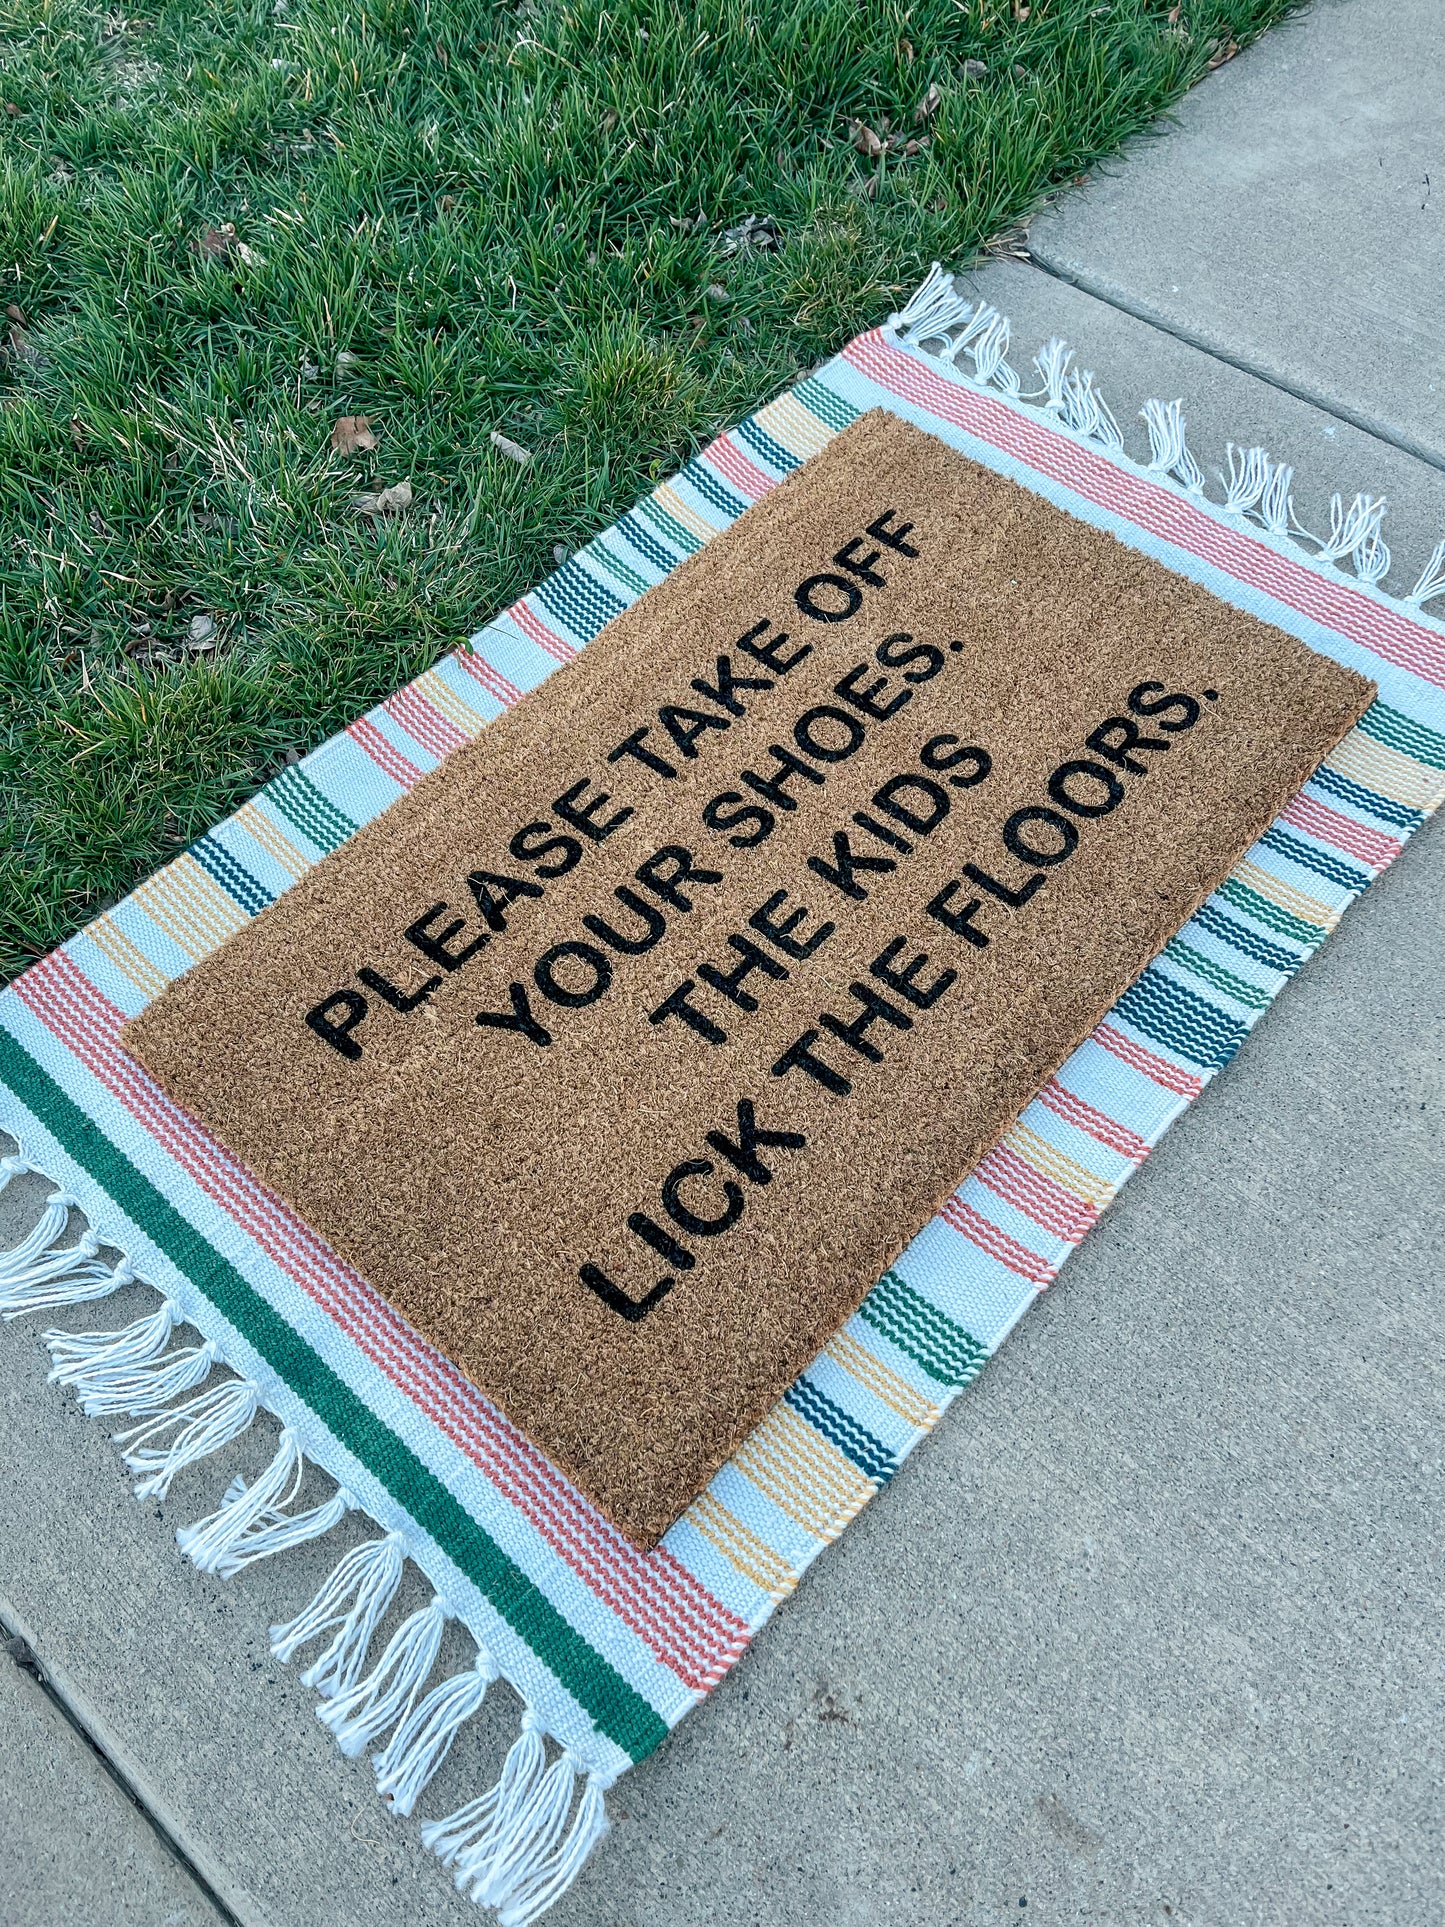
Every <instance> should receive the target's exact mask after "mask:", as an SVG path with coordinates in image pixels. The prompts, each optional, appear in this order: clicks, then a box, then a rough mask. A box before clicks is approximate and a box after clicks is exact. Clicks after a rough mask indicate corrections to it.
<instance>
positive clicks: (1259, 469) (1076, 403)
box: [884, 261, 1445, 608]
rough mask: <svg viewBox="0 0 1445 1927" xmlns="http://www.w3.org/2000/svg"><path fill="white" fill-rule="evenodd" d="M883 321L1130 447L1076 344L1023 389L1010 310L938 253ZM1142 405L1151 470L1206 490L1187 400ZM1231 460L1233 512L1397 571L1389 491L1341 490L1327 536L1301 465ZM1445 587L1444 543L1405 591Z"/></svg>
mask: <svg viewBox="0 0 1445 1927" xmlns="http://www.w3.org/2000/svg"><path fill="white" fill-rule="evenodd" d="M884 329H885V332H887V333H890V334H892V335H894V336H895V337H896V338H897V339H898V340H899V341H901V342H902V343H903V344H904V345H905V346H907V347H910V348H922V347H923V346H924V345H925V344H926V343H937V344H939V349H938V353H939V359H940V360H942V361H945V362H949V363H951V364H953V365H954V366H955V367H956V366H957V365H958V361H959V357H960V356H961V355H963V354H967V355H969V356H970V358H971V359H972V361H973V365H974V372H973V379H974V380H975V381H976V382H977V383H978V384H979V386H980V387H984V388H996V389H997V390H998V391H999V392H1000V393H1001V394H1003V395H1006V396H1007V397H1008V398H1009V399H1010V400H1011V401H1022V402H1032V403H1036V404H1037V405H1039V406H1040V407H1042V409H1043V410H1044V412H1045V413H1046V414H1050V415H1054V416H1056V417H1058V418H1059V419H1061V420H1062V421H1063V423H1064V425H1065V426H1066V427H1067V428H1069V429H1072V430H1073V432H1074V433H1075V434H1076V435H1080V436H1082V437H1083V438H1084V439H1085V440H1087V441H1092V442H1097V443H1099V444H1100V446H1102V447H1104V448H1106V449H1108V451H1109V452H1110V453H1111V454H1113V455H1123V454H1124V453H1125V449H1124V438H1123V435H1122V434H1121V433H1120V430H1119V424H1118V422H1117V421H1116V420H1115V418H1114V416H1113V414H1112V413H1111V412H1110V409H1109V407H1108V405H1107V403H1106V402H1105V401H1104V399H1103V397H1102V396H1101V395H1100V394H1099V392H1098V390H1097V388H1096V387H1095V385H1094V377H1093V375H1092V374H1089V373H1084V372H1081V371H1080V370H1078V369H1076V368H1073V367H1071V363H1072V361H1073V353H1072V351H1071V349H1070V348H1069V347H1068V345H1067V343H1065V342H1063V341H1060V340H1058V339H1055V340H1053V341H1050V342H1049V343H1048V344H1047V345H1046V346H1045V347H1044V348H1043V349H1041V350H1040V352H1039V354H1038V355H1037V356H1036V357H1035V360H1034V366H1035V368H1037V370H1038V373H1039V378H1040V380H1041V381H1042V383H1043V386H1042V388H1040V389H1038V390H1037V391H1036V392H1035V393H1034V394H1030V395H1025V394H1023V393H1022V391H1021V389H1020V384H1019V379H1018V375H1017V373H1016V372H1015V370H1014V369H1013V368H1011V367H1010V366H1009V364H1008V361H1007V360H1006V358H1005V357H1006V354H1007V350H1008V342H1009V324H1008V320H1007V318H1006V317H1005V316H1004V315H1001V314H1000V313H999V312H998V310H997V309H996V308H993V307H991V306H990V305H989V304H988V303H987V302H985V301H978V302H973V301H969V300H967V299H966V298H965V297H964V296H962V295H961V294H959V293H958V292H957V291H956V286H955V283H954V279H953V277H952V275H950V274H946V273H945V272H944V270H943V268H942V267H941V266H940V265H939V263H938V262H937V261H935V262H934V264H933V266H932V268H931V269H930V270H929V272H928V275H927V278H926V279H925V280H924V282H923V285H922V286H921V287H920V288H919V290H918V292H917V293H916V294H915V295H914V297H913V299H912V300H911V301H910V302H909V303H908V304H907V306H906V307H905V308H903V309H902V310H901V311H900V312H899V313H898V314H895V315H891V316H890V317H889V319H888V321H887V322H886V323H885V324H884ZM1141 413H1142V417H1143V420H1144V424H1145V426H1146V428H1147V429H1148V432H1149V461H1148V464H1147V468H1148V471H1149V472H1150V473H1153V474H1156V475H1163V476H1168V477H1171V478H1172V479H1173V480H1175V481H1177V482H1178V483H1179V484H1180V485H1181V486H1182V487H1183V488H1184V489H1185V490H1186V491H1187V492H1188V493H1189V494H1191V495H1200V496H1203V495H1204V494H1205V479H1204V472H1203V470H1202V469H1201V468H1200V466H1199V464H1198V462H1196V461H1195V459H1194V457H1193V455H1192V454H1191V453H1190V451H1189V446H1188V443H1187V442H1186V440H1185V434H1184V410H1183V405H1182V403H1180V402H1177V401H1173V402H1162V401H1150V402H1146V403H1145V405H1144V408H1143V409H1142V411H1141ZM1227 460H1228V465H1229V466H1228V473H1227V474H1222V475H1221V476H1220V481H1221V483H1222V484H1223V489H1224V500H1223V503H1222V506H1223V508H1224V510H1225V511H1226V513H1228V514H1230V515H1241V516H1252V517H1253V518H1254V519H1255V520H1256V521H1258V522H1259V524H1260V526H1261V527H1262V528H1264V529H1266V530H1267V531H1268V532H1269V533H1270V534H1271V535H1276V536H1295V535H1298V536H1303V537H1305V538H1306V539H1307V540H1309V541H1310V542H1311V543H1313V544H1314V546H1315V554H1314V556H1313V557H1312V560H1314V561H1316V562H1325V563H1335V564H1339V563H1341V562H1343V561H1345V560H1348V561H1349V562H1350V564H1351V566H1352V568H1353V570H1354V574H1355V578H1356V580H1357V581H1360V582H1364V583H1367V584H1369V585H1370V586H1372V587H1373V586H1376V585H1377V584H1379V583H1381V582H1383V580H1384V579H1385V577H1386V575H1388V574H1389V570H1390V560H1391V557H1390V550H1389V547H1388V545H1387V544H1386V542H1385V540H1384V537H1383V534H1382V532H1381V523H1382V521H1383V517H1384V513H1385V503H1384V502H1383V500H1378V499H1374V498H1371V497H1370V496H1366V495H1358V496H1356V497H1355V500H1354V502H1353V503H1352V504H1351V505H1350V507H1349V508H1348V509H1346V508H1345V507H1344V504H1343V502H1342V500H1341V498H1340V497H1338V496H1336V497H1335V501H1334V504H1333V510H1332V515H1331V525H1330V533H1329V536H1328V537H1327V538H1325V539H1323V540H1321V538H1320V537H1319V536H1316V535H1312V534H1311V533H1310V531H1309V530H1308V529H1306V528H1304V527H1302V526H1301V524H1300V523H1299V522H1297V521H1296V520H1295V514H1294V502H1293V499H1292V497H1291V495H1290V486H1291V484H1292V482H1293V480H1294V470H1293V469H1292V468H1291V467H1290V466H1289V465H1288V464H1287V463H1284V462H1272V461H1271V460H1270V458H1269V453H1268V451H1267V450H1266V449H1263V448H1249V449H1238V448H1235V447H1234V446H1233V444H1231V445H1230V447H1229V449H1228V451H1227ZM1440 595H1445V542H1441V543H1440V544H1439V545H1438V546H1437V547H1436V549H1435V552H1434V554H1433V555H1432V556H1431V557H1430V560H1429V561H1428V562H1427V563H1426V565H1425V568H1424V571H1423V573H1422V574H1421V576H1420V579H1419V581H1418V582H1417V583H1416V584H1415V587H1414V588H1413V589H1412V590H1411V592H1410V594H1409V595H1408V596H1405V597H1403V598H1402V600H1403V601H1404V602H1405V603H1406V604H1407V605H1408V606H1411V607H1415V608H1419V607H1421V606H1422V605H1423V604H1424V603H1426V602H1429V601H1432V600H1433V599H1434V598H1435V597H1436V596H1440Z"/></svg>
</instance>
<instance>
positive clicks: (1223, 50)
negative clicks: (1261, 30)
mask: <svg viewBox="0 0 1445 1927" xmlns="http://www.w3.org/2000/svg"><path fill="white" fill-rule="evenodd" d="M1238 52H1239V42H1238V41H1237V40H1234V39H1230V40H1222V41H1221V42H1220V43H1219V45H1218V46H1217V47H1216V48H1215V49H1214V52H1213V53H1212V54H1211V55H1210V56H1209V71H1210V73H1213V72H1214V70H1215V68H1216V67H1222V66H1223V65H1224V63H1225V61H1226V60H1233V58H1234V56H1235V55H1236V54H1237V53H1238Z"/></svg>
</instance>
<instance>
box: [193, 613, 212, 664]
mask: <svg viewBox="0 0 1445 1927" xmlns="http://www.w3.org/2000/svg"><path fill="white" fill-rule="evenodd" d="M215 646H216V625H215V623H214V622H213V621H212V620H211V618H210V617H209V616H192V617H191V622H190V627H189V628H188V629H187V630H186V647H187V649H189V650H190V651H191V653H192V654H193V655H197V656H204V655H208V654H209V653H210V651H211V650H212V649H214V648H215Z"/></svg>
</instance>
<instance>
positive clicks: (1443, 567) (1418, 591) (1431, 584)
mask: <svg viewBox="0 0 1445 1927" xmlns="http://www.w3.org/2000/svg"><path fill="white" fill-rule="evenodd" d="M1437 595H1445V542H1437V543H1436V544H1435V552H1434V554H1433V555H1432V556H1431V557H1430V560H1429V561H1428V562H1427V563H1426V564H1425V567H1424V570H1423V572H1422V574H1421V576H1420V580H1419V581H1418V582H1417V583H1416V584H1415V586H1414V588H1413V589H1412V590H1411V591H1410V593H1409V595H1407V596H1406V597H1405V600H1406V601H1407V602H1412V603H1414V604H1415V605H1416V606H1417V607H1418V606H1419V604H1420V603H1422V602H1429V601H1430V600H1431V598H1432V597H1434V596H1437Z"/></svg>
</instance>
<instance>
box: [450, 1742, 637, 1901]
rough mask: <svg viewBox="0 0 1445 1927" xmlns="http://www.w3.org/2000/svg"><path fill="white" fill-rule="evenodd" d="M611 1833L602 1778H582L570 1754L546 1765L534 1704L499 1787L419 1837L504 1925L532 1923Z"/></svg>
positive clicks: (460, 1884)
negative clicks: (579, 1787)
mask: <svg viewBox="0 0 1445 1927" xmlns="http://www.w3.org/2000/svg"><path fill="white" fill-rule="evenodd" d="M579 1779H581V1780H582V1782H583V1785H582V1796H581V1798H580V1800H578V1801H577V1806H576V1811H575V1813H573V1811H572V1807H573V1798H574V1795H575V1793H576V1789H577V1782H578V1781H579ZM569 1814H570V1815H571V1816H572V1824H571V1826H570V1827H569V1826H568V1824H567V1822H568V1816H569ZM606 1831H607V1812H606V1805H605V1801H604V1798H603V1788H602V1783H601V1781H600V1779H599V1778H598V1777H597V1776H596V1775H589V1776H586V1777H585V1778H584V1776H583V1774H582V1771H581V1769H580V1768H579V1767H578V1765H577V1764H576V1762H575V1761H574V1760H572V1758H571V1757H570V1756H569V1755H568V1754H567V1753H565V1752H564V1753H562V1754H560V1755H559V1756H558V1757H557V1759H555V1760H554V1761H553V1762H552V1764H551V1765H550V1766H548V1765H547V1756H546V1748H545V1746H544V1743H543V1735H542V1730H541V1725H540V1723H539V1721H538V1719H537V1717H536V1715H535V1714H534V1713H533V1712H532V1711H531V1709H530V1708H528V1710H527V1711H526V1712H525V1713H524V1714H523V1716H522V1731H521V1736H520V1737H519V1739H518V1740H517V1742H516V1744H515V1745H514V1746H513V1747H512V1750H511V1751H510V1752H509V1753H508V1755H507V1758H506V1761H505V1763H504V1765H503V1767H502V1773H501V1778H500V1779H499V1780H498V1781H497V1783H496V1785H495V1786H494V1787H492V1788H491V1789H490V1790H489V1791H488V1792H486V1793H484V1794H483V1795H482V1796H481V1798H480V1799H478V1800H473V1801H471V1802H470V1803H469V1804H468V1805H467V1806H464V1807H461V1808H460V1809H459V1810H458V1811H457V1812H456V1813H453V1814H450V1815H449V1816H448V1817H447V1818H446V1819H445V1820H436V1821H433V1822H432V1824H431V1825H430V1826H427V1827H423V1828H422V1836H421V1837H422V1841H423V1843H424V1844H425V1845H426V1846H428V1847H430V1848H431V1849H432V1850H433V1852H434V1853H436V1855H437V1856H438V1858H439V1859H440V1860H441V1862H442V1865H443V1866H447V1867H451V1868H453V1869H454V1877H455V1880H456V1884H457V1888H458V1890H459V1891H460V1892H462V1893H466V1894H470V1896H471V1898H472V1899H473V1900H477V1901H480V1902H482V1904H483V1905H485V1906H488V1907H495V1908H496V1909H497V1913H498V1918H499V1920H500V1922H501V1927H528V1923H529V1922H531V1921H534V1920H536V1919H537V1918H538V1917H539V1916H540V1915H542V1914H543V1913H545V1912H546V1910H547V1909H548V1908H549V1907H550V1906H551V1905H552V1903H553V1902H554V1901H555V1900H557V1899H558V1898H559V1897H560V1896H561V1895H562V1894H563V1893H564V1892H565V1891H566V1890H567V1888H568V1887H569V1886H570V1885H571V1884H572V1881H573V1880H574V1879H575V1878H576V1875H577V1873H578V1870H579V1869H580V1868H581V1867H582V1865H583V1863H584V1862H585V1861H586V1859H587V1856H588V1855H589V1854H590V1853H591V1851H592V1849H593V1847H594V1846H595V1845H596V1844H597V1842H598V1841H599V1840H600V1839H601V1838H602V1836H603V1834H604V1833H606ZM564 1836H565V1837H564Z"/></svg>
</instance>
